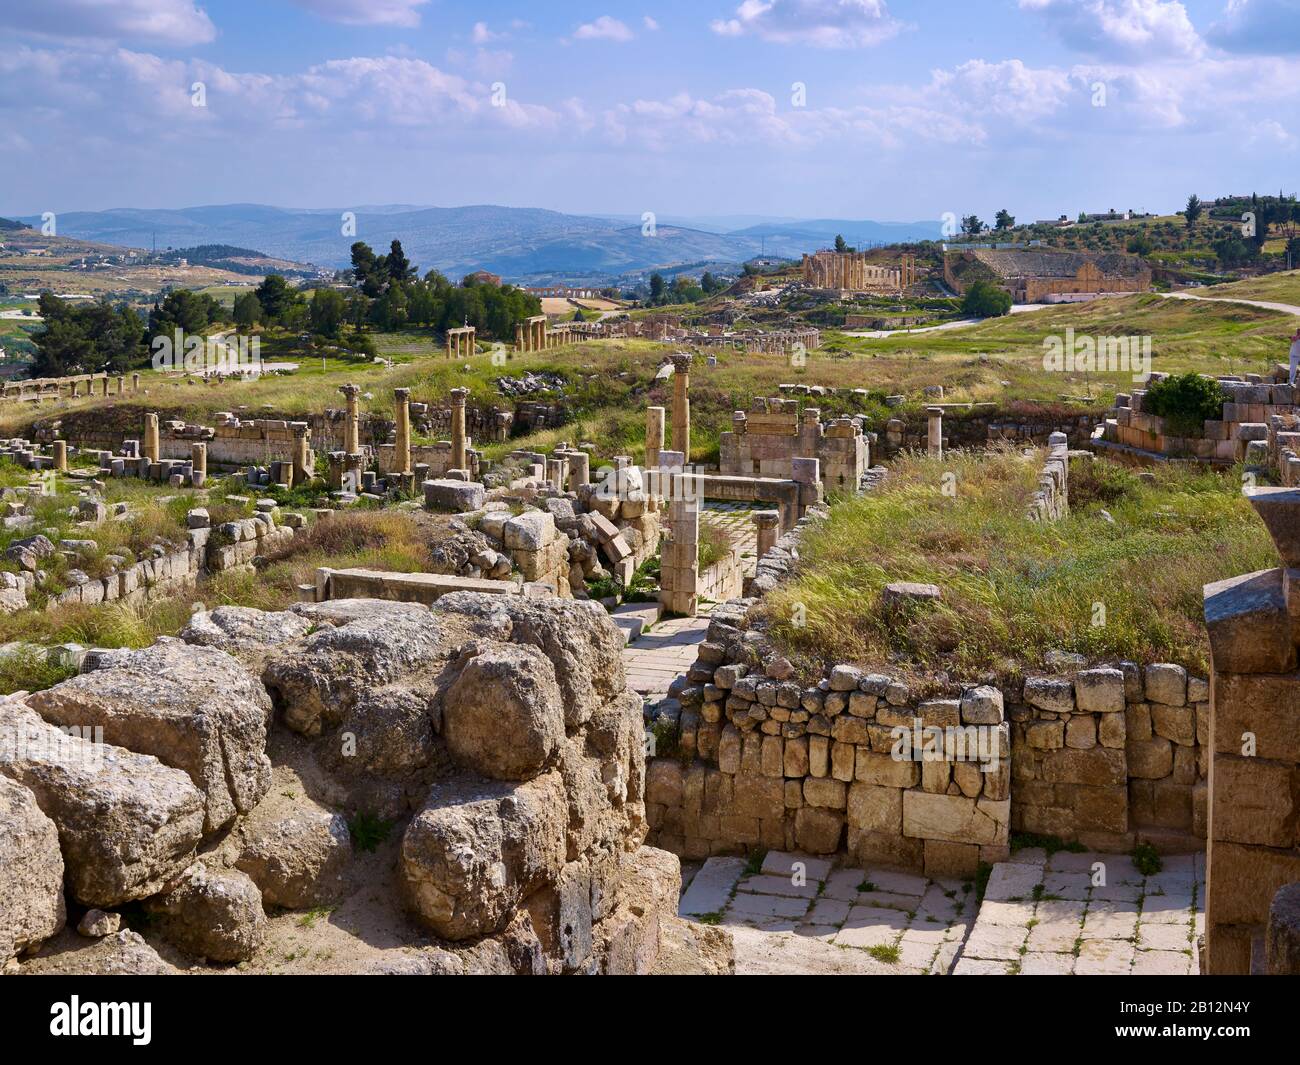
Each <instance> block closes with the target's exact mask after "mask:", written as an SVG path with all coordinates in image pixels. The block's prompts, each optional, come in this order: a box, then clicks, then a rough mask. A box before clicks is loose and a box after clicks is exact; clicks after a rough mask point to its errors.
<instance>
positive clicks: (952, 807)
mask: <svg viewBox="0 0 1300 1065" xmlns="http://www.w3.org/2000/svg"><path fill="white" fill-rule="evenodd" d="M824 513H825V512H824V509H818V510H814V511H811V512H810V513H809V515H808V516H806V517H805V518H804V519H803V521H802V522H801V523H800V525H799V526H798V527H796V528H795V529H794V530H792V531H791V532H789V533H787V534H785V535H784V536H782V537H781V538H780V539H779V540H778V541H777V543H776V545H775V546H774V547H773V549H772V550H771V551H770V552H768V554H767V555H765V556H764V557H763V558H762V559H760V560H759V562H758V568H757V573H756V575H755V577H754V578H752V579H751V580H750V581H748V582H747V587H746V592H747V593H748V594H749V595H751V596H761V595H763V594H765V593H766V592H768V591H770V590H771V589H772V588H774V587H776V586H777V585H778V584H779V583H780V582H781V581H782V580H784V579H786V577H787V576H788V575H789V573H790V571H791V568H792V566H793V565H794V562H795V559H796V557H797V551H798V544H799V540H800V539H801V537H802V535H803V534H804V532H805V531H806V530H807V528H808V526H809V524H810V523H812V522H815V521H819V520H822V518H823V517H824ZM757 603H758V600H757V599H754V598H750V599H743V600H736V601H733V602H729V603H726V604H724V605H723V606H721V607H717V608H715V609H714V611H713V614H712V616H711V618H710V624H709V629H708V633H707V637H706V639H705V641H704V642H703V643H702V644H701V645H700V647H699V652H698V658H697V660H696V662H695V663H694V665H693V666H692V667H691V669H690V671H689V672H688V673H687V675H686V676H685V678H684V679H683V680H682V681H680V682H679V683H678V684H676V685H674V687H673V689H672V690H671V691H670V695H672V696H674V697H675V699H676V700H677V702H678V704H679V706H680V709H679V711H678V712H677V716H676V720H675V722H674V718H673V711H672V709H671V707H669V708H668V709H667V711H666V712H665V713H664V714H663V715H662V717H663V721H664V723H665V725H667V726H669V727H671V728H673V731H674V735H675V738H676V743H677V747H676V749H675V750H674V751H673V752H672V753H671V754H670V755H668V756H666V757H659V758H655V759H653V760H652V761H651V763H650V770H649V775H648V778H647V802H648V806H647V816H648V818H649V821H650V825H651V828H652V831H653V838H655V839H657V840H658V841H659V843H660V845H661V846H664V847H666V848H667V849H669V850H674V851H676V852H677V853H680V854H682V855H684V856H687V857H692V858H698V857H705V856H708V855H712V854H727V853H737V852H741V851H744V850H746V849H748V848H751V847H778V848H784V849H790V848H797V849H799V850H804V851H809V852H812V853H834V852H837V851H845V852H847V853H849V854H850V855H851V856H852V857H853V858H854V859H855V860H857V861H861V862H864V863H866V862H879V863H886V864H892V865H901V866H906V867H910V868H914V869H918V870H923V871H925V872H926V874H927V875H930V876H941V875H942V876H957V875H962V876H965V875H971V874H972V873H973V872H974V871H975V868H976V866H977V865H978V864H979V863H980V862H994V861H999V860H1003V858H1004V857H1005V852H1006V850H1007V847H1008V844H1009V837H1010V833H1011V832H1012V831H1016V832H1024V833H1031V834H1038V835H1049V836H1056V837H1059V838H1061V839H1063V840H1065V841H1068V842H1079V843H1082V844H1084V845H1086V846H1090V847H1093V848H1096V849H1101V850H1113V851H1119V852H1127V851H1130V850H1132V848H1133V846H1134V845H1135V844H1136V843H1137V842H1139V841H1142V842H1149V843H1152V844H1154V845H1155V846H1157V847H1158V848H1160V849H1163V850H1169V851H1188V850H1195V849H1198V848H1199V847H1200V846H1201V845H1202V843H1201V841H1203V840H1204V838H1205V834H1206V813H1205V811H1206V794H1207V791H1206V784H1205V776H1206V772H1207V769H1208V755H1207V753H1206V751H1207V749H1206V741H1207V733H1208V717H1209V713H1208V711H1209V703H1208V699H1209V685H1208V683H1207V682H1206V681H1205V680H1202V679H1200V678H1195V677H1189V676H1188V674H1187V672H1186V670H1184V669H1183V668H1182V667H1180V666H1177V665H1173V664H1164V663H1157V664H1152V665H1148V666H1146V667H1145V668H1143V667H1141V666H1139V665H1138V664H1137V663H1131V662H1121V663H1117V664H1115V665H1113V666H1096V667H1092V668H1085V667H1086V663H1084V662H1083V661H1082V660H1081V659H1078V660H1076V659H1074V658H1072V657H1071V656H1060V660H1059V661H1058V663H1057V672H1055V673H1052V674H1049V675H1043V676H1031V677H1029V678H1027V679H1026V680H1025V681H1024V682H1023V683H1022V684H1018V685H1015V686H1013V687H1003V688H998V687H995V686H992V685H989V684H970V685H966V686H961V687H957V688H954V689H953V690H951V692H950V694H949V695H948V696H947V697H939V698H935V697H928V696H923V695H921V694H920V693H918V692H916V691H915V690H914V688H913V686H912V685H911V684H910V683H909V682H908V680H907V679H905V678H904V677H902V676H898V675H891V674H888V673H884V672H880V673H868V672H865V671H863V670H861V669H859V668H857V667H855V666H852V665H840V666H836V667H834V668H833V669H830V670H829V671H827V672H826V673H824V674H823V675H822V676H820V677H815V678H811V679H809V678H798V677H797V676H796V671H795V669H794V667H793V666H792V665H791V663H790V662H789V661H788V660H787V659H786V658H785V657H784V656H783V655H781V654H780V653H779V652H777V651H775V650H774V649H773V646H772V642H771V641H770V639H769V638H768V636H767V633H766V631H765V622H764V621H763V620H762V617H761V614H760V613H758V612H757V611H756V610H755V609H754V608H755V607H756V605H757ZM663 729H664V726H663V725H661V726H659V731H660V732H662V731H663ZM927 743H928V744H929V749H928V751H927V747H926V745H927ZM918 751H920V752H921V757H919V758H918V757H916V752H918Z"/></svg>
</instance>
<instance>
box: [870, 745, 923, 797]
mask: <svg viewBox="0 0 1300 1065" xmlns="http://www.w3.org/2000/svg"><path fill="white" fill-rule="evenodd" d="M855 776H856V779H857V780H858V781H859V782H860V783H863V784H877V785H880V786H882V787H890V788H914V787H916V785H917V784H919V783H920V781H921V767H920V765H919V764H918V763H916V762H904V761H899V760H897V759H894V758H892V757H891V756H890V755H887V754H878V753H876V752H874V751H868V750H865V749H863V748H861V747H859V748H858V750H857V760H856V767H855Z"/></svg>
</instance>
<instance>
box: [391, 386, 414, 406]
mask: <svg viewBox="0 0 1300 1065" xmlns="http://www.w3.org/2000/svg"><path fill="white" fill-rule="evenodd" d="M393 397H394V398H395V399H396V400H397V402H398V403H409V402H410V399H411V390H410V389H409V388H394V389H393Z"/></svg>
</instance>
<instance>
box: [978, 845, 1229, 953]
mask: <svg viewBox="0 0 1300 1065" xmlns="http://www.w3.org/2000/svg"><path fill="white" fill-rule="evenodd" d="M1204 897H1205V858H1204V856H1203V855H1200V854H1196V855H1183V856H1174V857H1170V856H1166V857H1165V858H1163V860H1162V868H1161V871H1160V872H1159V873H1157V874H1155V875H1154V876H1143V875H1142V874H1141V873H1140V872H1138V870H1137V868H1136V867H1135V866H1134V865H1133V861H1132V859H1131V858H1129V857H1127V856H1125V855H1119V854H1071V853H1068V852H1066V851H1058V852H1057V853H1056V854H1054V855H1052V856H1051V857H1050V858H1049V857H1048V856H1047V855H1046V854H1044V853H1043V852H1042V851H1029V850H1026V851H1017V852H1016V854H1015V856H1014V861H1011V862H1005V863H1001V864H999V865H995V866H994V867H993V873H992V875H991V876H990V877H989V882H988V886H987V888H986V889H985V892H984V903H983V905H982V906H981V907H980V911H979V916H978V918H977V919H976V921H975V926H974V928H972V929H971V933H970V936H969V938H967V940H966V943H965V946H964V947H963V948H962V951H961V956H960V957H959V959H958V960H957V964H956V967H955V968H954V970H953V972H954V975H957V976H964V975H985V974H995V975H996V974H1005V975H1013V976H1014V975H1022V974H1023V975H1060V976H1071V975H1074V976H1085V975H1102V974H1111V975H1124V974H1132V975H1134V976H1148V975H1180V976H1184V975H1193V974H1196V973H1197V972H1198V971H1199V969H1198V963H1197V957H1196V950H1195V942H1196V937H1197V936H1198V935H1200V934H1201V932H1202V931H1203V929H1204V912H1203V907H1204Z"/></svg>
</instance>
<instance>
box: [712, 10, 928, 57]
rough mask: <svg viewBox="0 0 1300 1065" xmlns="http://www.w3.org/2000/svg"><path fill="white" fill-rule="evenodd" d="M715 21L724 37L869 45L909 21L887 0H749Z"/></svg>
mask: <svg viewBox="0 0 1300 1065" xmlns="http://www.w3.org/2000/svg"><path fill="white" fill-rule="evenodd" d="M709 27H710V29H712V30H713V32H714V33H716V34H718V35H719V36H721V37H741V36H744V35H746V34H751V33H752V34H754V35H755V36H757V37H759V38H761V39H762V40H765V41H770V42H772V43H774V44H806V45H811V46H812V47H814V48H865V47H869V46H870V45H874V44H879V43H881V42H882V41H886V40H889V38H891V37H893V36H895V35H896V34H897V33H898V32H899V31H900V30H901V29H903V24H902V23H901V22H899V21H897V20H896V19H894V18H892V17H891V16H890V14H889V11H888V10H887V8H886V5H885V0H743V2H742V3H741V5H740V6H739V7H737V8H736V11H735V14H734V15H733V16H732V17H731V18H725V19H714V20H713V22H711V23H710V24H709Z"/></svg>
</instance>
